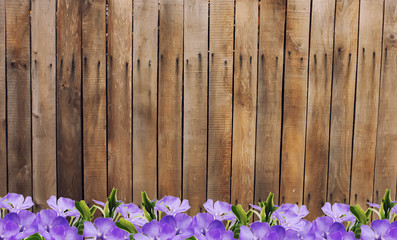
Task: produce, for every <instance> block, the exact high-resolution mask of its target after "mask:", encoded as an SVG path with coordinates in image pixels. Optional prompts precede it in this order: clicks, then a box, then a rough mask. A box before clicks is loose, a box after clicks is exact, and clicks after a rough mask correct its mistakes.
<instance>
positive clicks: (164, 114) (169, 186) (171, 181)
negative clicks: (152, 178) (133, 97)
mask: <svg viewBox="0 0 397 240" xmlns="http://www.w3.org/2000/svg"><path fill="white" fill-rule="evenodd" d="M159 37H160V39H159V54H160V59H159V61H160V62H159V86H158V91H159V92H158V94H159V96H158V104H159V105H158V114H159V115H158V185H159V186H158V187H159V189H158V191H159V192H158V197H159V198H162V197H163V196H164V195H172V196H181V190H182V185H181V184H182V172H181V171H182V166H181V165H182V159H181V158H182V73H183V62H182V61H183V0H162V1H161V4H160V36H159Z"/></svg>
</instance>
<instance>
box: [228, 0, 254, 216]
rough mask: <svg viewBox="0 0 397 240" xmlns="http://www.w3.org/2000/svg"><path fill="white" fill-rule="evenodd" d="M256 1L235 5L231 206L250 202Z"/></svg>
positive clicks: (252, 153) (252, 164)
mask: <svg viewBox="0 0 397 240" xmlns="http://www.w3.org/2000/svg"><path fill="white" fill-rule="evenodd" d="M257 47H258V1H252V0H240V1H236V30H235V53H234V54H235V61H234V103H233V104H234V111H233V114H234V115H233V152H232V193H231V202H232V203H235V202H238V203H240V204H241V205H242V206H243V207H244V208H245V209H248V208H249V204H251V203H252V202H253V197H254V185H255V184H254V180H255V179H254V174H255V131H256V91H257V80H258V78H257V62H258V60H257V58H258V54H257Z"/></svg>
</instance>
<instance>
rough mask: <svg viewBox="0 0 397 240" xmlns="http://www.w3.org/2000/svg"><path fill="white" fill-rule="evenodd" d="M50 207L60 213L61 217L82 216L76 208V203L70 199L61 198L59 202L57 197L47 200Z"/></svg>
mask: <svg viewBox="0 0 397 240" xmlns="http://www.w3.org/2000/svg"><path fill="white" fill-rule="evenodd" d="M47 204H48V206H50V208H52V209H53V210H55V211H56V212H57V213H58V216H61V217H69V216H73V217H78V216H79V215H80V214H79V212H78V211H77V209H76V207H75V206H74V201H73V200H72V199H69V198H63V197H60V198H59V199H58V200H57V198H56V197H55V196H51V197H50V198H49V199H48V200H47Z"/></svg>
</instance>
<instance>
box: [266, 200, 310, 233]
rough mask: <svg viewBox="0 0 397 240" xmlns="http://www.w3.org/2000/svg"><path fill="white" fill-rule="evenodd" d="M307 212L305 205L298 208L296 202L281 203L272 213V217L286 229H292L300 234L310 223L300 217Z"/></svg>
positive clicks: (306, 229)
mask: <svg viewBox="0 0 397 240" xmlns="http://www.w3.org/2000/svg"><path fill="white" fill-rule="evenodd" d="M308 213H309V211H308V210H307V208H306V206H305V205H302V206H301V207H300V208H299V206H298V205H296V204H283V205H281V207H280V208H279V209H277V210H276V211H275V212H274V213H273V215H272V218H273V219H277V220H278V221H279V222H280V225H281V226H283V227H284V228H285V229H286V230H288V229H292V230H295V231H297V232H298V233H300V234H301V233H302V232H307V231H308V228H310V223H309V222H308V221H306V220H303V219H302V218H303V217H305V216H306V215H307V214H308Z"/></svg>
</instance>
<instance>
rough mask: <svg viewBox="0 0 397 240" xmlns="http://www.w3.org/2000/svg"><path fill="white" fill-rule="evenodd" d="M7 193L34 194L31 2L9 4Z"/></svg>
mask: <svg viewBox="0 0 397 240" xmlns="http://www.w3.org/2000/svg"><path fill="white" fill-rule="evenodd" d="M6 9H7V12H6V24H7V26H6V29H7V33H6V41H7V126H8V139H7V141H8V191H10V192H15V193H20V194H23V195H25V196H28V195H31V194H32V181H31V165H32V164H31V162H32V159H31V158H32V146H31V143H32V135H31V130H32V128H31V123H32V122H31V101H30V97H31V94H30V91H31V89H30V83H31V82H30V16H29V14H30V13H29V12H30V1H29V0H7V1H6Z"/></svg>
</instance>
